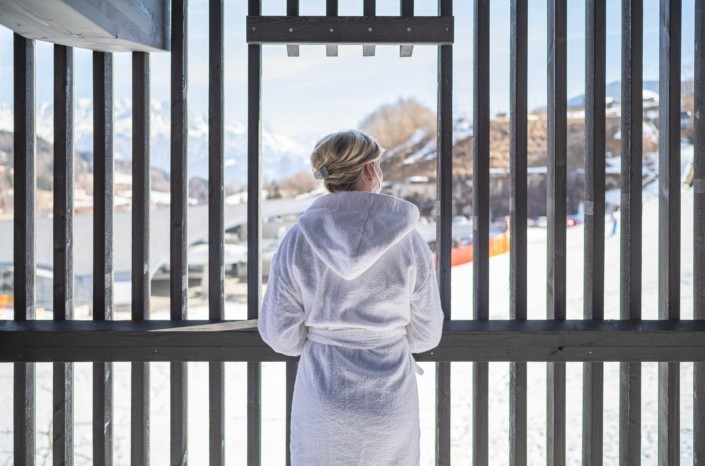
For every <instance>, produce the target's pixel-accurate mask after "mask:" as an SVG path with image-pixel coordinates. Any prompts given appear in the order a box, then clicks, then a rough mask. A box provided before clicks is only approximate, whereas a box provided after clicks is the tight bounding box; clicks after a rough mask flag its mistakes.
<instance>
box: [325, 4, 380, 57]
mask: <svg viewBox="0 0 705 466" xmlns="http://www.w3.org/2000/svg"><path fill="white" fill-rule="evenodd" d="M365 7H367V8H369V6H368V5H365ZM326 16H338V0H326ZM337 56H338V44H326V57H337Z"/></svg>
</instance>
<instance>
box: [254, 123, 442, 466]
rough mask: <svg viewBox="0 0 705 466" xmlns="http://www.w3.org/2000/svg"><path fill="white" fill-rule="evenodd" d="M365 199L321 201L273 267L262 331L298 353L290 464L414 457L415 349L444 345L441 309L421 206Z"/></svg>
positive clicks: (353, 194)
mask: <svg viewBox="0 0 705 466" xmlns="http://www.w3.org/2000/svg"><path fill="white" fill-rule="evenodd" d="M339 134H340V133H339ZM354 136H357V135H354ZM379 152H380V155H381V151H379ZM315 154H316V152H315V151H314V155H315ZM312 159H313V157H312ZM373 160H374V159H373ZM377 160H378V158H377ZM329 165H330V164H329ZM371 170H374V168H371ZM332 171H333V170H332V169H331V168H326V169H325V172H326V175H327V174H328V172H332ZM364 174H365V173H364V172H363V175H364ZM323 178H326V176H323ZM374 178H376V180H377V186H376V189H374V191H378V190H379V185H380V184H381V177H380V176H378V175H377V173H374ZM370 191H372V189H371V190H370ZM370 191H367V190H351V191H339V192H333V193H331V194H328V195H325V196H322V197H321V198H319V199H317V200H316V201H314V203H313V204H312V205H311V207H310V208H309V209H307V211H306V212H305V213H304V214H303V215H302V216H301V218H300V219H299V221H298V222H297V224H296V225H294V226H293V227H292V228H291V229H290V230H289V232H287V234H286V236H285V238H284V240H283V241H282V244H281V245H280V248H279V250H278V251H277V253H276V254H275V256H274V258H273V261H272V270H271V272H270V277H269V283H268V285H267V290H266V293H265V297H264V301H263V304H262V311H261V313H260V320H259V329H260V333H261V334H262V338H263V339H264V340H265V341H266V342H267V343H268V344H269V345H270V346H272V348H273V349H274V350H276V351H278V352H281V353H284V354H288V355H301V360H300V364H299V370H298V373H297V378H296V384H295V390H294V401H293V405H292V421H291V422H292V426H291V428H292V429H291V430H292V439H291V442H292V444H291V452H292V463H293V464H307V465H308V464H336V465H337V464H405V465H406V464H416V463H418V460H419V458H418V455H419V425H418V424H419V416H418V394H417V388H416V379H415V376H414V374H415V372H416V371H417V370H418V366H417V365H416V364H415V362H414V360H413V357H412V356H411V353H412V352H421V351H426V350H429V349H431V348H433V347H435V346H436V345H437V344H438V342H439V340H440V335H441V327H442V322H443V313H442V311H441V308H440V299H439V296H438V288H437V285H436V280H435V274H434V271H433V265H432V257H431V253H430V250H429V248H428V246H427V245H426V243H425V242H424V241H423V239H422V238H421V236H420V235H419V233H418V232H417V231H416V230H415V227H416V224H417V222H418V215H419V214H418V209H417V208H416V206H414V205H413V204H411V203H409V202H406V201H404V200H401V199H398V198H396V197H393V196H389V195H386V194H379V193H376V192H370Z"/></svg>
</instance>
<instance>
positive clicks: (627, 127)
mask: <svg viewBox="0 0 705 466" xmlns="http://www.w3.org/2000/svg"><path fill="white" fill-rule="evenodd" d="M643 16H644V7H643V2H642V0H622V18H623V19H622V21H623V22H622V41H621V42H622V103H621V107H622V109H621V110H622V111H621V113H622V125H621V133H622V138H621V140H622V144H621V146H622V147H621V149H622V158H621V186H620V191H621V202H620V222H619V223H620V239H619V243H620V245H619V248H620V260H619V264H620V267H619V275H620V317H621V318H622V319H629V320H639V319H641V288H642V286H641V279H642V260H641V249H642V239H641V234H642V133H643V129H642V115H643V100H642V99H643V95H642V86H643V83H642V81H643V77H642V72H643V21H644V20H643ZM619 371H620V377H619V379H620V397H619V461H620V464H634V465H638V464H640V462H641V364H640V363H638V362H624V363H621V364H620V369H619Z"/></svg>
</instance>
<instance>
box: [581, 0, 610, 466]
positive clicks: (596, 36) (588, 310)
mask: <svg viewBox="0 0 705 466" xmlns="http://www.w3.org/2000/svg"><path fill="white" fill-rule="evenodd" d="M585 10H586V11H585V30H586V32H585V34H586V37H585V39H586V41H585V42H586V44H585V46H586V50H585V249H584V250H585V256H584V257H585V259H584V264H585V279H584V305H583V316H584V318H585V319H592V320H603V319H604V290H605V284H604V281H605V280H604V276H605V273H604V265H605V0H588V1H587V2H586V4H585ZM603 378H604V364H603V363H601V362H597V363H585V364H583V464H590V465H596V466H599V465H601V464H602V425H603V421H602V409H603V385H604V383H603Z"/></svg>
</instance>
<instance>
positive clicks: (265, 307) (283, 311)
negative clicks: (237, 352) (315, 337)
mask: <svg viewBox="0 0 705 466" xmlns="http://www.w3.org/2000/svg"><path fill="white" fill-rule="evenodd" d="M293 233H294V232H293V231H292V230H290V231H289V232H288V234H287V235H286V236H287V237H285V238H284V240H283V241H282V243H281V245H280V246H279V249H278V250H277V252H276V253H274V256H273V257H272V265H271V269H270V272H269V280H268V282H267V289H266V291H265V293H264V300H263V301H262V308H261V309H260V314H259V320H258V322H257V328H258V329H259V332H260V335H261V336H262V339H263V340H264V341H265V343H267V344H268V345H269V346H271V347H272V349H273V350H274V351H276V352H277V353H282V354H286V355H288V356H298V355H300V354H301V352H302V351H303V347H304V343H305V342H306V326H305V325H304V320H305V318H306V314H305V312H304V307H303V299H302V297H301V289H300V285H299V282H298V280H297V279H296V275H295V273H294V267H293V263H292V262H293V258H294V252H295V248H296V246H295V241H294V236H295V235H293Z"/></svg>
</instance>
